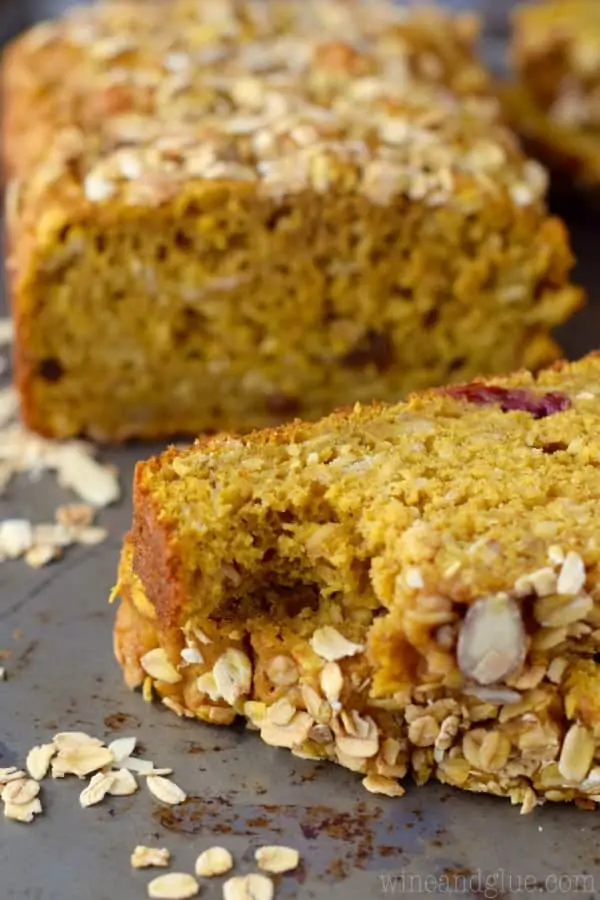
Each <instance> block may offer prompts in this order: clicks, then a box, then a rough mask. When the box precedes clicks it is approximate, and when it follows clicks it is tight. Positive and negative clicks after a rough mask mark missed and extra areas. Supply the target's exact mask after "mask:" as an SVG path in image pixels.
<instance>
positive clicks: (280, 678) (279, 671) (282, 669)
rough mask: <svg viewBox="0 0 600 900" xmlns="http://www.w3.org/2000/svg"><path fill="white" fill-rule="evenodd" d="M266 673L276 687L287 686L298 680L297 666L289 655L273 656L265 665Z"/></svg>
mask: <svg viewBox="0 0 600 900" xmlns="http://www.w3.org/2000/svg"><path fill="white" fill-rule="evenodd" d="M266 673H267V678H268V679H269V681H270V682H271V684H274V685H276V687H288V686H291V685H292V684H296V683H297V681H298V666H297V665H296V663H295V662H294V660H293V659H292V658H291V656H283V655H281V656H274V657H273V659H270V660H269V662H268V663H267V665H266Z"/></svg>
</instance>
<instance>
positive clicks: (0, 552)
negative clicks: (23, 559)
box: [0, 519, 33, 559]
mask: <svg viewBox="0 0 600 900" xmlns="http://www.w3.org/2000/svg"><path fill="white" fill-rule="evenodd" d="M32 543H33V529H32V527H31V522H28V521H27V519H5V520H4V521H3V522H0V556H6V557H8V559H17V557H19V556H22V555H23V554H24V553H26V552H27V550H29V548H30V547H31V545H32Z"/></svg>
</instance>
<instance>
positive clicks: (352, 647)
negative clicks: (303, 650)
mask: <svg viewBox="0 0 600 900" xmlns="http://www.w3.org/2000/svg"><path fill="white" fill-rule="evenodd" d="M310 646H311V647H312V649H313V650H314V652H315V653H316V654H317V656H320V657H321V658H322V659H326V660H327V661H328V662H336V660H338V659H345V658H346V657H348V656H356V654H357V653H362V651H363V650H364V649H365V648H364V646H363V644H355V643H353V642H352V641H349V640H348V639H347V638H345V637H344V635H343V634H340V632H339V631H338V630H337V628H333V627H332V626H331V625H324V626H323V627H322V628H317V629H316V631H314V632H313V635H312V637H311V639H310Z"/></svg>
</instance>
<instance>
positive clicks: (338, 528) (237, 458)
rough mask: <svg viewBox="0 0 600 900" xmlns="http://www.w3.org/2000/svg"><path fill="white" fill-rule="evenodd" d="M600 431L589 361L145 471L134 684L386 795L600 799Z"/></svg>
mask: <svg viewBox="0 0 600 900" xmlns="http://www.w3.org/2000/svg"><path fill="white" fill-rule="evenodd" d="M599 418H600V356H590V357H588V358H586V359H584V360H582V361H580V362H578V363H574V364H556V365H555V366H554V367H553V368H551V369H549V370H546V371H544V372H542V373H541V374H540V375H539V376H538V377H535V376H532V375H530V374H527V373H520V374H516V375H513V376H510V377H507V378H502V379H500V378H498V379H495V380H490V381H487V382H485V383H484V382H479V383H476V384H471V385H462V386H455V387H450V388H446V389H441V390H435V391H429V392H426V393H424V394H421V395H414V396H413V397H412V398H411V399H410V400H409V401H408V402H407V403H404V404H399V405H394V406H385V405H375V406H371V407H360V406H357V407H356V408H355V409H353V410H352V411H348V412H345V413H338V414H335V415H333V416H331V417H329V418H326V419H324V420H323V421H321V422H319V423H317V424H314V425H310V424H298V423H296V424H293V425H290V426H285V427H282V428H279V429H275V430H267V431H265V432H258V433H255V434H253V435H251V436H249V437H246V438H231V437H227V436H222V437H216V438H213V439H205V440H201V441H198V442H197V443H196V444H195V445H194V446H192V447H191V448H189V449H186V450H179V451H178V450H174V449H172V450H168V451H167V452H165V453H164V454H163V455H162V456H159V457H157V458H154V459H151V460H149V461H148V462H145V463H141V464H139V465H138V468H137V472H136V476H135V495H134V518H133V525H132V529H131V531H130V533H129V535H128V536H127V538H126V541H125V545H124V550H123V555H122V560H121V568H120V573H119V585H118V591H119V592H120V595H121V598H122V603H121V606H120V609H119V611H118V616H117V622H116V628H115V647H116V652H117V657H118V659H119V661H120V663H121V665H122V666H123V669H124V672H125V677H126V680H127V682H128V684H129V685H130V686H132V687H135V686H138V685H140V684H141V683H142V682H145V681H146V679H147V678H148V677H150V681H151V684H152V691H153V695H154V696H155V697H156V698H163V702H164V701H165V700H168V701H169V703H168V705H169V706H170V708H172V709H175V711H176V712H178V713H179V715H184V716H190V717H193V716H195V717H197V718H198V719H201V720H203V721H208V722H213V723H218V724H227V723H229V722H232V721H233V720H234V718H235V717H236V716H237V715H242V716H245V717H246V719H247V721H248V723H249V725H250V727H252V728H255V729H257V730H258V731H259V732H260V735H261V737H262V738H263V740H264V741H265V742H266V743H268V744H271V745H273V746H277V747H287V748H288V749H291V750H292V752H293V753H295V754H297V755H300V756H302V757H309V758H319V759H320V758H322V759H330V760H333V761H335V762H338V763H340V764H341V765H343V766H346V767H347V768H350V769H352V770H354V771H356V772H359V773H361V774H362V776H363V779H364V781H363V783H364V785H365V787H367V788H368V790H371V791H377V792H380V793H383V794H387V795H390V796H395V795H400V794H401V793H402V790H401V789H400V788H399V786H398V780H399V779H402V778H403V776H404V775H405V774H406V773H407V772H408V771H409V770H412V772H413V774H414V775H415V777H416V779H417V781H418V782H419V783H422V782H424V781H427V780H428V779H429V778H430V777H432V776H433V777H436V778H438V779H440V780H442V781H444V782H447V783H449V784H451V785H455V786H457V787H461V788H466V789H469V790H475V791H487V792H491V793H494V794H498V795H507V796H509V797H510V798H511V800H512V801H513V802H515V803H520V804H521V805H522V808H523V811H524V812H527V811H530V810H531V809H532V808H533V807H534V806H535V805H536V804H537V803H541V802H543V801H544V800H546V799H548V800H578V801H580V800H581V801H585V802H588V801H589V800H590V799H591V800H593V801H594V802H595V801H596V800H597V799H600V789H599V784H600V766H596V762H597V761H598V760H596V754H597V753H599V754H600V746H599V748H598V749H596V741H598V739H599V737H600V701H599V697H600V692H599V687H600V681H599V674H598V664H597V662H596V661H595V660H596V654H597V653H598V651H599V648H600V612H599V611H598V610H597V609H596V597H597V593H598V589H597V582H598V565H599V560H600V545H599V543H598V537H597V534H598V503H597V497H598V493H599V492H600V470H599V468H598V460H599V459H600V441H599V439H598V433H599V432H598V425H599ZM156 648H161V649H162V650H163V651H164V655H165V661H168V663H169V669H168V670H166V675H167V676H168V677H164V678H162V677H161V674H160V673H159V676H158V677H153V674H152V671H150V676H148V669H147V667H146V666H145V664H144V660H145V659H146V658H147V656H146V655H147V654H148V653H152V652H156ZM190 650H193V651H195V654H193V655H190V653H189V651H190ZM196 654H197V655H196ZM190 660H192V661H191V662H190ZM173 672H175V673H176V674H177V675H178V676H179V677H178V678H177V679H174V678H173V677H172V673H173ZM599 759H600V757H599Z"/></svg>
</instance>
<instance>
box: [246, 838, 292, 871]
mask: <svg viewBox="0 0 600 900" xmlns="http://www.w3.org/2000/svg"><path fill="white" fill-rule="evenodd" d="M254 859H255V860H256V864H257V865H258V868H259V869H262V870H263V872H271V873H272V874H273V875H280V874H282V873H283V872H291V871H292V870H293V869H296V868H297V867H298V864H299V862H300V854H299V853H298V851H297V850H295V849H294V848H293V847H283V846H281V845H279V844H268V845H265V846H264V847H259V848H258V849H257V850H256V852H255V854H254Z"/></svg>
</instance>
